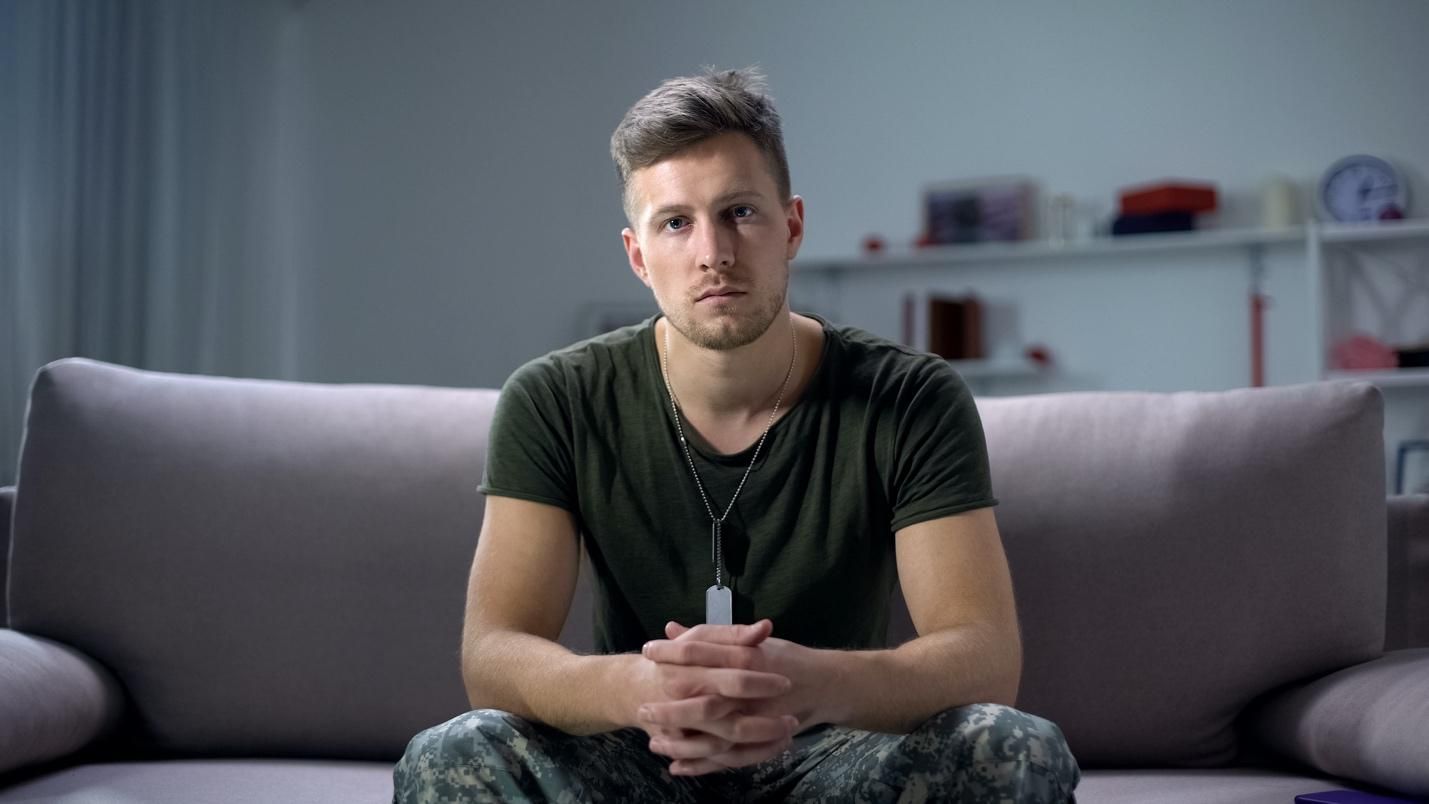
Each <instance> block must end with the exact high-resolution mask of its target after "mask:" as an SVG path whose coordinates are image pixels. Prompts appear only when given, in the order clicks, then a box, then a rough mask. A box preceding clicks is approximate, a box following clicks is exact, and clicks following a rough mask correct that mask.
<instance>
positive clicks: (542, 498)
mask: <svg viewBox="0 0 1429 804" xmlns="http://www.w3.org/2000/svg"><path fill="white" fill-rule="evenodd" d="M568 405H569V399H568V397H567V395H566V394H565V393H564V391H563V388H562V384H561V377H560V372H559V370H558V368H557V367H556V366H554V365H553V364H552V363H551V361H550V359H549V358H542V359H539V360H534V361H532V362H530V363H527V364H526V365H524V366H522V367H521V368H519V369H517V370H516V372H515V373H514V374H512V375H511V378H510V379H508V380H507V381H506V384H505V385H503V386H502V388H501V396H500V397H499V398H498V399H497V402H496V412H495V413H494V414H493V415H492V419H491V432H490V435H489V437H488V440H487V448H486V471H485V476H484V477H483V478H482V481H481V485H480V486H479V487H478V491H480V492H481V493H483V494H491V495H496V496H500V497H516V498H518V499H522V500H530V501H532V502H539V503H545V504H547V505H554V506H558V507H560V508H564V509H566V510H568V511H571V512H572V513H574V512H576V507H577V506H576V499H577V496H576V479H575V468H574V467H575V463H574V459H573V458H572V455H571V443H572V437H571V425H570V422H571V416H570V414H569V411H568Z"/></svg>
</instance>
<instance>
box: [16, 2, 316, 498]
mask: <svg viewBox="0 0 1429 804" xmlns="http://www.w3.org/2000/svg"><path fill="white" fill-rule="evenodd" d="M294 14H295V12H294V10H293V7H292V6H291V5H290V4H289V3H287V2H283V1H282V0H232V1H231V2H225V1H221V0H200V1H198V2H194V1H193V0H0V485H4V484H8V483H11V482H14V479H15V473H16V466H15V459H16V456H17V453H18V447H19V442H20V437H21V433H22V431H23V419H24V411H25V400H26V396H27V394H28V389H29V384H30V381H31V379H32V378H33V376H34V373H35V370H36V369H38V368H39V367H40V366H42V365H43V364H44V363H46V362H48V361H50V360H54V359H56V358H59V357H64V356H69V355H81V356H86V357H93V358H96V359H100V360H108V361H113V362H117V363H123V364H126V365H130V366H135V367H141V368H154V369H160V370H171V371H186V372H201V373H222V374H238V375H245V376H287V375H288V374H289V373H290V372H291V370H292V365H293V356H292V352H293V336H294V333H293V326H292V325H293V320H294V313H293V311H294V309H295V305H296V303H297V300H296V298H295V296H296V282H295V280H294V278H293V269H294V268H295V259H294V253H295V248H296V246H295V242H296V240H295V238H296V233H297V227H296V224H295V222H294V220H293V217H294V214H295V212H296V210H297V208H298V207H297V203H298V202H297V199H296V197H295V193H294V192H293V191H292V188H293V187H295V186H297V183H296V182H295V180H294V176H295V173H296V171H295V165H294V164H293V163H292V159H293V154H294V153H295V151H294V148H293V146H294V143H293V142H292V135H291V133H290V132H291V129H292V123H293V120H292V116H293V112H294V110H293V109H291V108H289V106H288V105H286V103H285V98H287V97H290V96H291V94H292V92H291V87H290V86H289V85H290V84H291V80H292V78H291V76H292V72H291V71H290V70H289V69H288V67H289V66H290V64H291V59H292V54H293V47H294V42H293V37H294V36H296V33H295V32H294V26H295V25H296V21H295V20H293V19H292V17H293V16H294Z"/></svg>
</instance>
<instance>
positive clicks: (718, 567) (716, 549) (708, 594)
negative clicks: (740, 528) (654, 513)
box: [660, 320, 799, 625]
mask: <svg viewBox="0 0 1429 804" xmlns="http://www.w3.org/2000/svg"><path fill="white" fill-rule="evenodd" d="M791 324H792V322H791ZM671 326H672V325H671V324H670V322H669V321H668V320H667V321H666V322H665V354H663V355H661V358H662V359H661V361H660V362H661V368H662V369H663V373H664V380H665V392H666V393H667V394H669V395H670V412H671V413H673V414H674V415H675V432H676V433H677V434H679V436H680V449H681V450H683V451H684V453H685V462H686V463H688V464H689V465H690V474H691V475H692V476H693V477H694V478H695V488H697V489H699V492H700V499H701V500H702V501H703V502H704V504H705V511H707V512H709V515H710V557H711V560H712V561H713V562H714V571H715V582H714V586H711V587H710V588H708V589H706V590H705V622H707V623H710V624H712V625H732V624H733V623H734V597H733V595H732V594H731V592H730V589H729V587H728V586H725V585H724V545H723V544H722V542H721V539H720V528H722V527H723V526H724V521H725V520H726V519H728V518H729V512H730V511H733V510H734V501H735V500H738V499H739V493H740V492H741V491H743V490H744V482H745V481H746V480H748V479H749V473H750V472H752V471H754V463H755V462H756V461H758V460H759V451H760V450H761V449H763V447H764V439H766V438H768V437H769V428H771V427H773V426H774V417H776V416H778V415H779V406H780V405H781V404H782V403H783V402H784V392H785V391H787V390H788V389H789V378H790V377H793V376H794V361H795V360H796V359H797V358H798V357H799V333H798V332H794V333H793V335H794V337H793V339H792V342H793V348H792V349H791V350H790V352H789V368H788V370H787V371H785V372H784V384H783V385H780V386H779V395H778V396H777V397H775V398H774V409H773V410H771V411H769V421H768V422H766V423H765V425H764V432H763V433H760V434H759V441H758V443H756V444H755V445H754V454H753V455H752V456H750V458H749V466H748V467H747V468H745V470H744V477H741V478H740V479H739V485H738V486H736V487H735V489H734V494H733V495H732V496H731V497H730V498H729V505H727V506H725V509H724V513H723V514H721V515H720V516H715V510H714V506H713V505H711V504H710V498H709V495H708V494H706V493H705V484H704V483H702V482H700V473H699V471H698V470H696V469H695V459H694V457H693V456H692V455H691V454H690V445H689V442H688V441H687V440H686V439H685V428H684V426H683V425H681V424H680V405H679V402H677V401H676V399H675V388H674V386H672V385H670V327H671ZM790 329H791V330H792V329H793V327H792V326H791V327H790Z"/></svg>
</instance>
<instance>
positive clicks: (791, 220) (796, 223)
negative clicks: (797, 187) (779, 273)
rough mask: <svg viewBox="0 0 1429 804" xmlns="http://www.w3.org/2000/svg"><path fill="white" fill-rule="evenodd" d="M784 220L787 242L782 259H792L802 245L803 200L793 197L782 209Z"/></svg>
mask: <svg viewBox="0 0 1429 804" xmlns="http://www.w3.org/2000/svg"><path fill="white" fill-rule="evenodd" d="M784 220H785V223H786V224H787V225H788V227H789V240H788V241H787V242H786V244H785V247H784V258H785V259H787V260H792V259H794V257H795V256H797V255H798V253H799V246H800V245H802V244H803V243H804V199H803V198H800V197H799V196H797V195H796V196H793V197H791V198H790V199H789V203H788V205H787V206H785V208H784Z"/></svg>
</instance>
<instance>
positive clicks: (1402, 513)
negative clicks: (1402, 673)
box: [1384, 494, 1429, 650]
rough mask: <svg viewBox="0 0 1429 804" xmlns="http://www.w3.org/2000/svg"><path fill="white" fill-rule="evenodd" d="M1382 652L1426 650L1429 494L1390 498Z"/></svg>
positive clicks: (1428, 628) (1428, 631) (1428, 638)
mask: <svg viewBox="0 0 1429 804" xmlns="http://www.w3.org/2000/svg"><path fill="white" fill-rule="evenodd" d="M1388 508H1389V544H1388V547H1389V585H1388V589H1387V592H1388V595H1387V597H1386V607H1385V621H1384V649H1385V650H1399V649H1400V648H1429V494H1401V495H1398V496H1394V497H1390V498H1389V501H1388Z"/></svg>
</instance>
